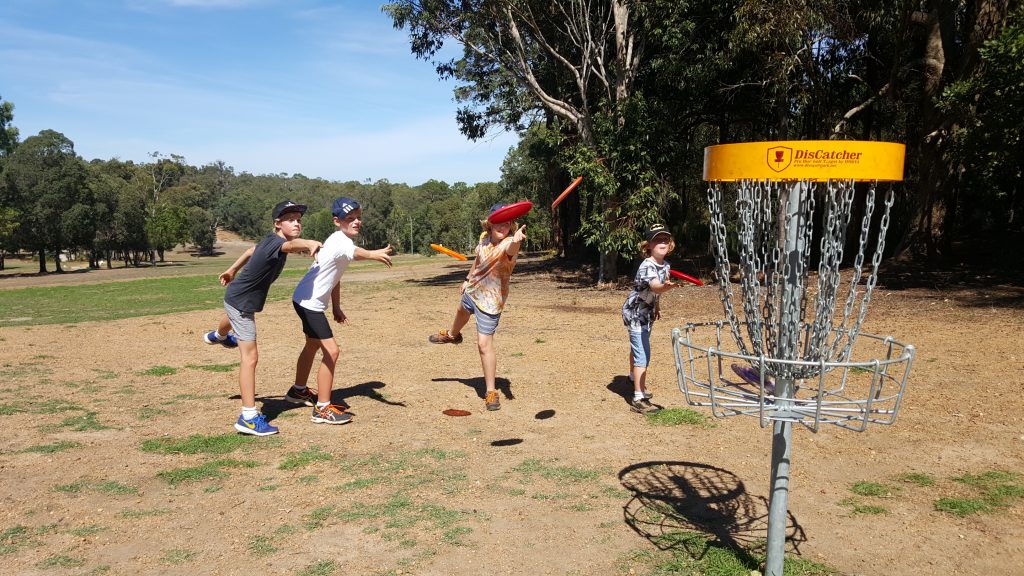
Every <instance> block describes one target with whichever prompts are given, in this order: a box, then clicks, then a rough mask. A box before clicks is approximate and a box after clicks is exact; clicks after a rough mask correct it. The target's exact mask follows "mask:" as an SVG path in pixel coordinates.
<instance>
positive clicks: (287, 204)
mask: <svg viewBox="0 0 1024 576" xmlns="http://www.w3.org/2000/svg"><path fill="white" fill-rule="evenodd" d="M289 212H298V213H299V214H305V213H306V206H305V204H296V203H295V202H292V201H291V200H285V201H284V202H281V203H279V204H278V205H277V206H274V211H273V212H271V213H270V215H271V216H273V217H274V220H280V219H281V216H282V215H284V214H287V213H289Z"/></svg>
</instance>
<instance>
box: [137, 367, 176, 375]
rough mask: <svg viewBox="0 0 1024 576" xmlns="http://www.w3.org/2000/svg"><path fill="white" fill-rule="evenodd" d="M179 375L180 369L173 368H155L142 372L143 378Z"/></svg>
mask: <svg viewBox="0 0 1024 576" xmlns="http://www.w3.org/2000/svg"><path fill="white" fill-rule="evenodd" d="M177 373H178V369H177V368H173V367H171V366H153V367H152V368H149V369H146V370H143V371H142V372H141V374H142V375H143V376H170V375H172V374H177Z"/></svg>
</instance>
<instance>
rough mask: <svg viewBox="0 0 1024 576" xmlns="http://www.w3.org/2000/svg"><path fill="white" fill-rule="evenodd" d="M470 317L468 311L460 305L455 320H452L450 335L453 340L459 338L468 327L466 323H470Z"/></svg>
mask: <svg viewBox="0 0 1024 576" xmlns="http://www.w3.org/2000/svg"><path fill="white" fill-rule="evenodd" d="M469 317H470V314H469V312H466V309H465V308H463V307H462V305H459V307H458V308H456V309H455V319H454V320H452V327H451V328H450V329H449V330H448V335H449V336H451V337H452V338H454V337H456V336H458V335H459V333H461V332H462V329H463V328H464V327H465V326H466V322H469Z"/></svg>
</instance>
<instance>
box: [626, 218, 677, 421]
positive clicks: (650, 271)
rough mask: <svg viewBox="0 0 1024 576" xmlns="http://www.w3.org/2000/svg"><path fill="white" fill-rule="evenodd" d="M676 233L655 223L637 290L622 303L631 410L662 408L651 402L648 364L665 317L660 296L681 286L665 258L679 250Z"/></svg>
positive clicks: (645, 248)
mask: <svg viewBox="0 0 1024 576" xmlns="http://www.w3.org/2000/svg"><path fill="white" fill-rule="evenodd" d="M675 247H676V243H675V241H674V240H673V239H672V233H671V232H669V231H668V229H667V228H665V227H664V226H662V225H661V224H655V225H654V226H651V228H650V229H649V230H647V233H646V234H645V235H644V241H643V242H641V243H640V251H641V252H642V253H643V254H644V256H647V258H644V261H643V262H641V263H640V268H639V269H637V271H636V278H634V280H633V290H632V291H631V292H630V293H629V296H627V297H626V302H625V303H623V305H622V322H623V324H625V325H626V328H627V329H628V330H629V347H630V354H629V378H630V380H632V381H633V401H632V402H630V409H632V410H633V411H634V412H639V413H641V414H650V413H653V412H657V411H659V410H660V408H658V407H657V406H655V405H654V404H651V397H652V396H653V394H651V393H650V392H648V390H647V366H648V365H649V364H650V361H651V328H652V327H653V326H654V321H655V320H657V319H658V318H659V317H660V316H661V308H660V296H661V294H662V293H664V292H668V291H669V290H671V289H672V288H675V287H676V286H678V284H676V283H675V282H672V281H671V280H669V265H668V262H666V261H665V257H666V256H668V255H669V253H671V252H672V251H673V250H675Z"/></svg>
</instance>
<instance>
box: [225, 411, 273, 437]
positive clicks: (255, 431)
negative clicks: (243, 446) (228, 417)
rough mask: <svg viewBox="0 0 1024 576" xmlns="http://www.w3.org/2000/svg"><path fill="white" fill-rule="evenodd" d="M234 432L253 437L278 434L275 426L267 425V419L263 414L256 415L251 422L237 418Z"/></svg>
mask: <svg viewBox="0 0 1024 576" xmlns="http://www.w3.org/2000/svg"><path fill="white" fill-rule="evenodd" d="M235 430H238V431H239V432H241V433H242V434H252V435H253V436H270V435H271V434H277V432H278V430H277V426H271V425H270V424H267V419H266V417H265V416H263V414H257V415H256V417H255V418H253V419H252V420H246V419H245V418H242V417H241V416H239V417H238V422H235Z"/></svg>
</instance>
